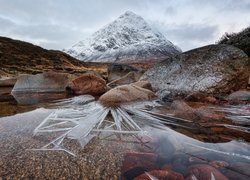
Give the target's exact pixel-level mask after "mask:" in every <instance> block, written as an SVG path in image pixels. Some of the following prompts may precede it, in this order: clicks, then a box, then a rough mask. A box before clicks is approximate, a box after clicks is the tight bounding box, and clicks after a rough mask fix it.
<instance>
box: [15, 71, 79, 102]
mask: <svg viewBox="0 0 250 180" xmlns="http://www.w3.org/2000/svg"><path fill="white" fill-rule="evenodd" d="M74 77H75V76H73V75H70V74H67V73H55V72H44V73H42V74H36V75H21V76H19V77H18V79H17V82H16V84H15V86H14V88H13V89H12V91H11V94H12V95H13V96H14V98H15V99H16V100H17V102H18V103H19V104H36V103H39V102H44V101H49V100H53V99H60V98H66V96H67V93H66V87H67V85H68V84H69V83H70V82H71V80H72V79H73V78H74Z"/></svg>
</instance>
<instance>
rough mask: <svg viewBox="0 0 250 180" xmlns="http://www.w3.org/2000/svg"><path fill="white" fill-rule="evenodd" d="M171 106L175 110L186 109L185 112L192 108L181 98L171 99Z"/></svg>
mask: <svg viewBox="0 0 250 180" xmlns="http://www.w3.org/2000/svg"><path fill="white" fill-rule="evenodd" d="M171 108H173V109H174V110H177V111H182V112H184V111H186V112H193V111H194V109H193V108H192V107H190V106H189V105H188V104H187V103H185V101H182V100H175V101H173V103H172V104H171Z"/></svg>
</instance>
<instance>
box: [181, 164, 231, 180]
mask: <svg viewBox="0 0 250 180" xmlns="http://www.w3.org/2000/svg"><path fill="white" fill-rule="evenodd" d="M188 171H189V173H190V175H189V176H188V177H187V178H186V180H193V179H194V176H195V177H196V179H202V180H211V179H213V178H214V179H219V180H227V179H228V178H227V177H225V176H224V175H223V174H222V173H221V172H220V171H218V170H217V169H216V168H214V167H212V166H210V165H207V164H196V165H192V166H189V167H188Z"/></svg>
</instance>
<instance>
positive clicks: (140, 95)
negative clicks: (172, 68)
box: [99, 85, 155, 106]
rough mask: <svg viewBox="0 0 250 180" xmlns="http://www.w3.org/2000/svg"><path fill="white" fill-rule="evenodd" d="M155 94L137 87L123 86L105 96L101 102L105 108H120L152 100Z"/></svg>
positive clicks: (100, 99) (101, 98)
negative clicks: (124, 105)
mask: <svg viewBox="0 0 250 180" xmlns="http://www.w3.org/2000/svg"><path fill="white" fill-rule="evenodd" d="M153 97H155V95H154V93H153V92H152V91H150V90H148V89H144V88H141V87H138V86H135V85H122V86H117V87H115V88H114V89H111V90H109V91H108V92H106V93H105V94H103V95H102V96H101V97H100V98H99V101H100V103H102V104H103V105H105V106H118V105H120V104H122V103H128V102H133V101H142V100H151V99H152V98H153Z"/></svg>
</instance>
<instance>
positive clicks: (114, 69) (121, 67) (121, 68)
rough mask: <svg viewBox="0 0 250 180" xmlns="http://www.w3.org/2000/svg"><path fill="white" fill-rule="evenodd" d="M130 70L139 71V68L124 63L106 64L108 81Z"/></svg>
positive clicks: (118, 77) (120, 76) (122, 75)
mask: <svg viewBox="0 0 250 180" xmlns="http://www.w3.org/2000/svg"><path fill="white" fill-rule="evenodd" d="M130 72H139V69H137V68H135V67H133V66H129V65H126V64H116V63H112V64H110V65H108V82H111V81H114V80H117V79H120V78H122V77H124V76H125V75H127V74H128V73H130Z"/></svg>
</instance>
